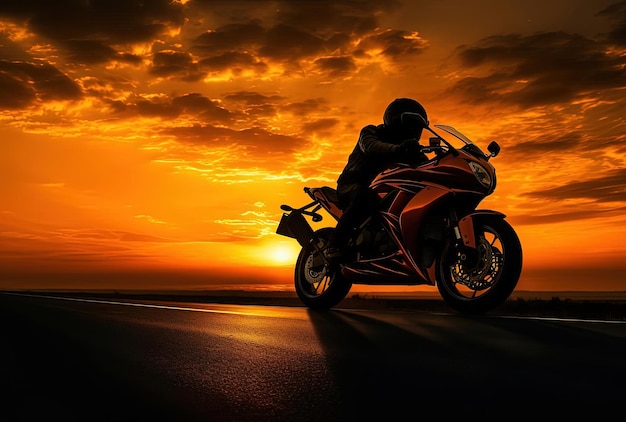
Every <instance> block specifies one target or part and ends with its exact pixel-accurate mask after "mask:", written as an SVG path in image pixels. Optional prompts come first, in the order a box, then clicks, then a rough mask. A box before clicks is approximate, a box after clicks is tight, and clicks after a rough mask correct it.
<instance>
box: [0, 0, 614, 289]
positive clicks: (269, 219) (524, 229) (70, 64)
mask: <svg viewBox="0 0 626 422" xmlns="http://www.w3.org/2000/svg"><path fill="white" fill-rule="evenodd" d="M418 3H420V4H418ZM421 3H425V4H421ZM478 3H479V4H480V7H477V5H476V4H472V5H470V4H466V2H462V1H458V0H445V1H436V2H411V1H408V0H400V1H398V2H387V1H383V0H372V1H366V0H363V1H251V0H250V1H237V2H228V1H217V2H215V1H209V0H188V1H174V2H172V1H170V0H155V1H149V2H143V1H138V0H128V1H123V2H106V1H103V2H78V1H76V2H74V1H70V2H62V3H61V4H57V3H56V2H48V1H43V0H37V1H31V2H20V1H7V2H2V4H1V5H0V127H1V128H2V136H3V139H2V141H1V143H0V168H2V179H1V180H0V216H1V218H0V288H3V289H16V288H17V289H22V288H23V289H28V288H59V289H62V288H76V287H82V288H86V289H92V288H93V289H108V288H116V289H120V288H128V289H145V288H165V287H167V288H173V287H176V288H181V289H187V288H193V289H205V288H206V289H210V288H215V287H216V286H219V287H220V288H223V287H229V286H232V288H239V286H243V285H246V286H249V285H252V286H255V288H264V289H268V288H272V286H280V287H281V288H282V287H284V286H289V285H290V283H291V277H292V276H293V273H292V270H291V269H292V268H293V263H294V262H295V259H296V257H297V254H298V251H299V247H298V244H297V242H296V241H295V240H291V239H287V238H285V237H282V236H278V235H277V234H276V233H275V230H276V227H277V225H278V221H279V219H280V216H281V215H282V211H281V210H280V205H281V204H290V205H294V206H300V205H304V204H305V203H307V202H308V200H309V198H308V197H307V196H306V195H305V194H304V192H303V187H304V186H310V187H313V186H322V185H328V186H332V187H335V181H336V178H337V176H338V174H339V173H340V171H341V170H342V168H343V165H344V163H345V161H346V159H347V156H348V154H349V153H350V151H351V150H352V148H353V147H354V143H355V141H356V139H357V135H358V131H359V130H360V128H361V127H362V126H364V125H366V124H370V123H373V124H379V123H381V120H382V112H383V110H384V108H385V106H386V105H387V104H388V103H389V102H390V101H391V100H393V99H394V98H396V97H413V98H416V99H418V100H419V101H420V102H422V104H424V106H425V107H426V109H427V111H428V114H429V116H428V117H429V120H430V122H431V123H432V124H448V125H451V126H454V127H456V128H457V129H459V130H460V131H461V132H463V133H465V134H466V135H468V137H470V138H471V139H472V140H473V141H474V142H476V143H477V144H478V145H479V146H480V147H482V148H486V146H487V144H488V143H489V142H490V141H492V140H497V141H498V142H499V144H500V145H501V147H502V151H501V153H500V155H499V156H498V157H496V158H494V159H493V161H492V163H493V164H494V165H495V167H496V169H497V176H498V187H497V189H496V192H495V193H494V194H493V195H492V196H491V197H488V198H487V199H486V200H485V202H484V203H483V204H481V208H490V209H495V210H498V211H501V212H503V213H505V214H506V215H507V219H508V220H509V221H510V223H511V224H512V225H513V226H514V227H515V229H516V230H517V232H518V234H519V236H520V238H521V241H522V245H523V251H524V272H523V274H522V280H521V282H520V285H519V288H520V289H525V290H533V289H536V290H626V282H625V281H624V277H623V275H622V274H623V272H624V270H626V264H625V262H626V242H625V241H624V239H626V213H625V212H624V210H625V209H626V167H625V161H626V122H625V115H626V114H625V110H626V107H625V104H626V99H625V96H624V92H625V88H626V39H624V27H625V25H626V3H624V2H623V1H622V2H619V1H615V0H613V1H605V0H600V1H594V2H591V1H587V0H549V1H541V2H540V1H537V0H531V1H526V2H518V1H496V0H484V1H480V2H478ZM486 11H488V13H487V12H486ZM493 16H497V17H498V19H494V18H493ZM423 141H424V140H423ZM426 142H427V140H426ZM324 225H334V221H333V220H332V219H331V218H330V217H328V216H325V219H324V221H323V222H322V224H321V226H324ZM559 269H561V270H562V272H561V273H559ZM129 274H130V275H132V276H129ZM155 274H161V275H163V276H162V277H159V276H155ZM554 274H561V275H562V277H561V276H557V277H555V276H554ZM96 275H97V276H96ZM165 279H167V281H163V280H165ZM372 290H377V289H376V287H372ZM407 290H411V288H407Z"/></svg>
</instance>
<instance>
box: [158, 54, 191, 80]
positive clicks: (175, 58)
mask: <svg viewBox="0 0 626 422" xmlns="http://www.w3.org/2000/svg"><path fill="white" fill-rule="evenodd" d="M150 73H151V74H152V75H154V76H159V77H170V76H176V77H177V78H178V79H182V80H185V81H190V82H193V81H198V80H200V79H201V78H202V76H203V75H202V73H200V72H199V71H198V65H197V63H195V62H194V60H193V58H192V57H191V54H189V53H187V52H183V51H171V50H162V51H159V52H157V53H154V55H153V57H152V67H151V68H150Z"/></svg>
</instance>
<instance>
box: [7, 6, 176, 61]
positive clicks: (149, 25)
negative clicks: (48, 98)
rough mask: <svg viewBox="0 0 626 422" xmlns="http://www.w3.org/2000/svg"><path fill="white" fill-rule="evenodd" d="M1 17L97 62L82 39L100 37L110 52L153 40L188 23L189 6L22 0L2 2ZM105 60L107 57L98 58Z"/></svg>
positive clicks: (102, 48)
mask: <svg viewBox="0 0 626 422" xmlns="http://www.w3.org/2000/svg"><path fill="white" fill-rule="evenodd" d="M0 16H4V17H8V18H9V19H12V20H14V21H16V22H18V23H20V24H23V25H26V27H27V28H28V29H29V30H30V31H32V32H34V33H35V34H38V35H40V36H42V37H44V38H46V39H48V40H51V41H53V42H55V43H57V44H58V46H59V47H62V48H64V49H66V50H67V51H69V54H70V57H72V58H74V59H75V60H78V61H80V60H82V59H86V60H87V61H80V62H81V63H93V60H96V59H97V57H98V54H97V53H94V54H87V52H86V50H85V49H84V48H83V47H84V45H81V44H80V43H81V42H95V43H97V44H98V45H99V47H98V49H99V51H100V53H103V54H104V56H100V57H107V56H110V55H111V54H112V53H111V51H110V50H108V49H107V47H108V48H113V46H115V45H123V44H127V43H134V42H143V41H150V40H152V39H154V38H155V37H157V36H158V35H160V34H162V33H163V32H165V31H166V30H168V29H169V28H171V27H180V26H181V25H182V24H183V22H184V16H183V7H182V5H181V4H180V3H177V2H173V1H170V0H151V1H143V0H91V1H81V0H63V1H48V0H20V1H3V2H0ZM97 60H101V59H97Z"/></svg>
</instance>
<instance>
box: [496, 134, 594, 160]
mask: <svg viewBox="0 0 626 422" xmlns="http://www.w3.org/2000/svg"><path fill="white" fill-rule="evenodd" d="M582 136H583V135H582V133H579V132H575V131H572V132H569V133H565V134H563V135H562V136H560V137H554V138H550V139H545V137H544V136H541V137H540V138H538V139H535V140H531V141H524V142H518V143H516V144H513V145H511V146H509V147H508V148H507V152H508V151H510V152H511V153H519V154H524V155H526V156H534V155H536V154H546V153H550V152H565V151H571V150H576V149H578V147H579V146H580V145H581V144H582Z"/></svg>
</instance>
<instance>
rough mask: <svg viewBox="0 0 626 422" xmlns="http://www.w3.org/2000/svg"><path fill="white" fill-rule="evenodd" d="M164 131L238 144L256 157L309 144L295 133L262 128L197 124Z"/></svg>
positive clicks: (211, 143) (207, 143) (186, 137)
mask: <svg viewBox="0 0 626 422" xmlns="http://www.w3.org/2000/svg"><path fill="white" fill-rule="evenodd" d="M164 133H166V134H168V135H174V136H175V137H176V138H177V139H178V140H179V141H182V142H188V143H194V144H200V145H205V146H207V147H223V146H230V145H234V144H236V145H238V146H241V147H244V148H245V149H246V151H247V153H248V154H249V155H250V154H251V155H253V156H257V157H258V156H268V155H275V154H277V153H278V154H290V153H293V152H294V151H296V150H297V149H298V148H299V147H301V146H303V145H306V140H304V139H302V138H298V137H294V136H287V135H280V134H275V133H272V132H269V131H267V130H265V129H261V128H250V129H243V130H234V129H229V128H225V127H218V126H213V125H194V126H187V127H176V128H171V129H166V130H165V131H164Z"/></svg>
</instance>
